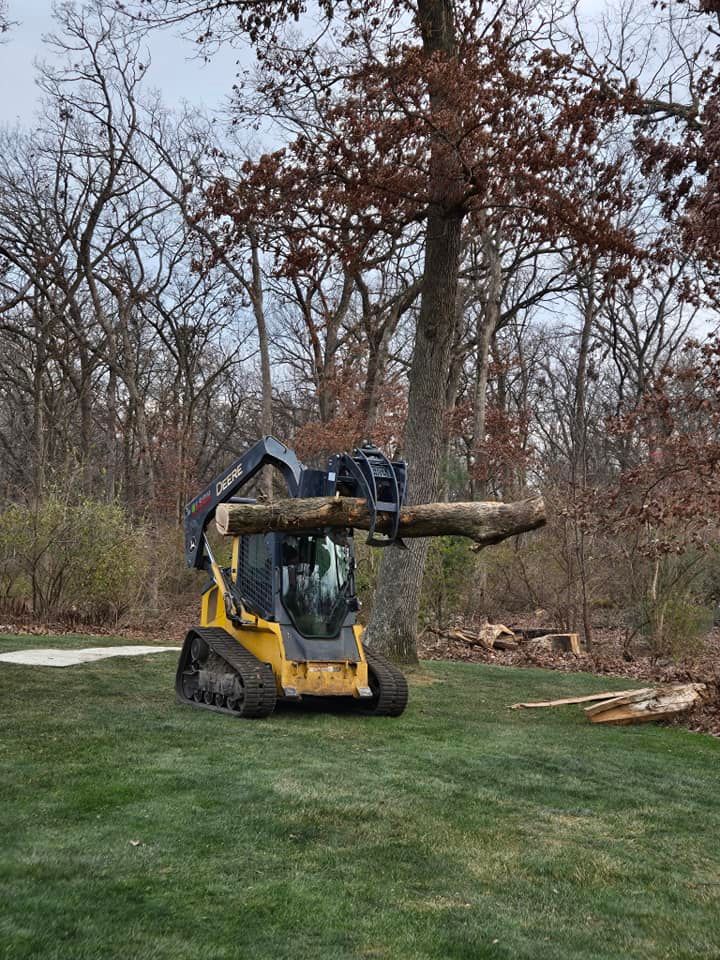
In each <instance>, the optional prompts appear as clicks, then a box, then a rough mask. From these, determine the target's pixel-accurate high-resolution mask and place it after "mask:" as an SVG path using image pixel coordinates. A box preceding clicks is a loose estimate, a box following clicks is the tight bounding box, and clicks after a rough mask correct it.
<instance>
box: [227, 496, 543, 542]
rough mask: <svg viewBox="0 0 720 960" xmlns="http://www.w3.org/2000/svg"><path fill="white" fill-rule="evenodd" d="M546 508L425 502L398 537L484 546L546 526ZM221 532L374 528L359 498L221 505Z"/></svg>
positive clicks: (404, 519) (383, 517)
mask: <svg viewBox="0 0 720 960" xmlns="http://www.w3.org/2000/svg"><path fill="white" fill-rule="evenodd" d="M545 520H546V515H545V504H544V502H543V500H542V498H541V497H534V498H532V499H530V500H518V501H516V502H514V503H495V502H492V501H485V502H480V501H478V502H473V503H423V504H417V505H413V506H406V507H403V508H402V510H401V511H400V528H399V536H401V537H403V538H410V537H438V536H449V535H454V536H461V537H468V538H469V539H470V540H474V541H475V543H477V544H480V545H481V546H489V545H491V544H494V543H500V541H501V540H505V539H507V538H508V537H514V536H517V534H519V533H525V532H527V531H528V530H535V529H536V528H537V527H541V526H543V524H544V523H545ZM215 522H216V524H217V529H218V532H219V533H221V534H223V535H224V536H237V535H238V534H246V535H247V534H254V533H270V532H273V531H279V532H284V533H301V532H303V531H307V530H317V529H322V528H323V527H353V528H357V529H358V530H369V529H370V522H371V520H370V512H369V510H368V508H367V504H366V503H365V501H364V500H362V499H359V498H356V497H307V498H296V499H292V500H275V501H274V502H272V503H221V504H220V505H219V506H218V508H217V513H216V515H215ZM375 529H376V531H377V532H378V533H388V532H389V531H390V530H391V519H390V517H389V516H388V515H387V514H383V513H378V515H377V524H376V528H375Z"/></svg>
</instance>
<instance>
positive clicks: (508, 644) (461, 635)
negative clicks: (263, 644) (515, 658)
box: [444, 623, 518, 650]
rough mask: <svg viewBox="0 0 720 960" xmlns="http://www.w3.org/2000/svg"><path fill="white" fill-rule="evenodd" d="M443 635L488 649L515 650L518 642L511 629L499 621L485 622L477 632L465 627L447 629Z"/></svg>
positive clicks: (472, 645)
mask: <svg viewBox="0 0 720 960" xmlns="http://www.w3.org/2000/svg"><path fill="white" fill-rule="evenodd" d="M444 636H446V637H449V638H450V639H451V640H460V642H461V643H467V644H468V645H469V646H471V647H485V648H486V649H488V650H492V649H496V650H517V648H518V643H517V640H516V639H515V634H514V633H513V632H512V630H508V628H507V627H504V626H503V625H502V624H501V623H486V624H484V625H483V627H482V628H481V630H480V632H479V633H475V632H473V631H471V630H467V629H466V628H462V629H460V628H456V629H454V630H448V631H447V632H446V633H445V634H444Z"/></svg>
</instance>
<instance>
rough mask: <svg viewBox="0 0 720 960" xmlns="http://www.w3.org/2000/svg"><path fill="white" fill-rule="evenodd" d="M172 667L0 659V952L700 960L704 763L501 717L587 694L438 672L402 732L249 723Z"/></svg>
mask: <svg viewBox="0 0 720 960" xmlns="http://www.w3.org/2000/svg"><path fill="white" fill-rule="evenodd" d="M62 639H63V640H64V639H65V638H62ZM111 642H113V643H118V642H123V641H122V640H119V639H117V638H115V639H113V640H112V641H111ZM23 645H27V646H60V645H61V643H59V642H58V638H55V637H42V638H38V637H22V638H12V637H7V638H2V639H1V640H0V648H2V649H19V648H20V647H21V646H23ZM68 645H71V646H78V647H80V646H93V645H96V646H97V645H99V643H98V642H97V638H78V637H76V638H74V640H73V641H72V642H71V643H69V644H68ZM174 669H175V657H174V655H173V654H170V653H165V654H158V655H156V656H153V657H152V658H147V659H145V658H138V659H137V660H135V659H132V660H130V659H128V660H105V661H101V662H98V663H92V664H87V665H83V666H78V667H70V668H64V669H54V668H29V667H23V666H17V665H9V664H2V665H0V676H1V677H2V682H3V697H2V707H1V710H2V726H1V727H0V729H1V730H2V735H1V740H0V763H1V764H2V770H1V771H0V772H1V775H2V780H1V781H0V782H2V801H3V802H2V804H0V831H1V836H2V841H0V846H1V848H2V849H1V852H0V901H1V902H2V904H3V906H2V909H1V910H0V956H3V957H8V958H13V960H15V958H17V960H24V958H31V957H32V958H35V957H38V958H40V957H42V958H62V960H86V958H87V960H90V958H92V960H98V958H103V960H114V958H121V957H122V958H124V960H126V958H137V960H151V958H152V960H164V958H168V960H170V958H173V960H185V958H193V960H195V958H211V960H212V958H223V960H224V958H227V960H237V958H245V957H247V958H268V960H269V958H286V957H287V958H290V957H292V958H297V957H305V956H311V957H313V958H318V960H326V958H343V960H346V958H387V960H396V958H398V960H399V958H403V960H404V958H420V960H424V958H427V960H430V958H433V960H434V958H438V960H440V958H456V957H457V958H465V957H467V958H473V960H474V958H482V957H506V958H525V957H527V958H533V960H536V958H543V957H547V958H552V960H555V958H559V960H563V958H573V960H581V958H588V960H589V958H592V960H603V958H618V960H619V958H627V957H638V958H643V960H644V958H665V957H666V958H668V960H670V958H672V960H677V958H688V960H690V958H692V960H697V958H713V957H719V958H720V946H719V945H720V911H719V910H718V906H719V905H720V904H719V903H718V900H719V898H720V868H719V866H718V865H719V864H720V804H719V802H718V776H717V765H718V760H719V759H720V744H719V743H718V742H717V741H715V740H712V739H710V738H708V737H704V736H697V735H693V734H690V733H687V732H686V731H683V730H681V729H667V728H661V727H655V726H643V727H626V728H614V729H613V728H607V729H606V728H598V727H595V726H591V725H590V724H589V723H588V722H587V721H586V720H585V717H584V715H583V713H582V710H581V709H580V708H578V707H574V706H568V707H563V708H560V709H557V710H537V711H512V710H509V709H508V707H509V704H511V703H514V702H517V701H518V700H527V699H542V698H544V697H551V696H570V695H580V694H583V693H589V692H592V691H593V690H597V689H600V688H601V687H602V684H603V678H596V677H591V676H587V675H578V674H576V675H562V674H558V673H549V672H546V671H540V670H514V669H508V668H497V667H487V666H480V665H471V664H446V663H432V664H424V665H423V666H422V667H421V668H420V669H419V670H418V671H414V672H413V673H412V675H411V687H412V698H411V704H410V707H409V709H408V711H407V713H406V714H405V715H404V716H403V717H402V718H400V719H399V720H389V719H370V718H362V717H353V716H349V715H343V714H339V715H325V714H318V713H313V712H300V711H297V710H282V711H280V712H278V713H277V714H276V715H275V716H273V717H272V718H270V719H269V720H267V721H259V722H252V721H249V722H247V721H246V722H244V721H237V720H234V719H232V718H225V717H220V716H215V715H211V714H208V713H204V712H202V711H193V710H190V709H188V708H183V707H180V706H177V705H176V704H175V703H174V698H173V674H174ZM617 685H618V687H623V686H627V687H632V686H633V682H632V681H627V682H626V683H623V681H619V682H618V683H617ZM137 841H139V843H138V844H137V845H135V844H134V843H133V842H137Z"/></svg>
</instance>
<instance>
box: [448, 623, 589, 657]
mask: <svg viewBox="0 0 720 960" xmlns="http://www.w3.org/2000/svg"><path fill="white" fill-rule="evenodd" d="M432 632H433V633H436V634H438V635H439V636H441V637H445V638H447V639H448V640H459V641H460V643H466V644H467V645H468V646H470V647H484V648H485V649H486V650H519V649H521V648H522V649H523V650H524V651H526V652H529V653H532V652H535V651H549V652H551V653H572V654H574V655H575V656H576V657H579V656H580V655H581V654H583V653H584V652H585V650H584V648H583V645H582V643H581V641H580V637H579V636H578V634H577V633H562V632H560V631H556V630H554V629H552V628H547V629H545V630H537V629H533V630H523V629H511V628H510V627H506V626H505V625H504V624H502V623H486V624H483V626H482V627H480V628H479V629H477V630H470V629H468V628H467V627H462V628H459V627H456V628H453V629H449V630H437V629H434V630H432Z"/></svg>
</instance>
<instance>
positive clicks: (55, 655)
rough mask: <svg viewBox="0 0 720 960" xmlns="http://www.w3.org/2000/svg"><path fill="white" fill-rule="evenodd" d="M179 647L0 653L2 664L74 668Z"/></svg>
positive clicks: (130, 647) (88, 648) (48, 649)
mask: <svg viewBox="0 0 720 960" xmlns="http://www.w3.org/2000/svg"><path fill="white" fill-rule="evenodd" d="M181 649H182V648H181V647H137V646H128V647H85V648H84V649H83V650H58V649H57V648H53V647H48V648H46V649H43V650H15V651H13V652H11V653H0V661H3V662H4V663H21V664H25V665H26V666H36V667H74V666H77V664H79V663H92V662H93V661H95V660H105V659H106V658H108V657H144V656H147V655H148V654H150V653H165V652H166V651H168V650H175V651H178V650H181Z"/></svg>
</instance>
